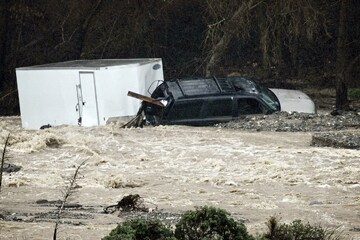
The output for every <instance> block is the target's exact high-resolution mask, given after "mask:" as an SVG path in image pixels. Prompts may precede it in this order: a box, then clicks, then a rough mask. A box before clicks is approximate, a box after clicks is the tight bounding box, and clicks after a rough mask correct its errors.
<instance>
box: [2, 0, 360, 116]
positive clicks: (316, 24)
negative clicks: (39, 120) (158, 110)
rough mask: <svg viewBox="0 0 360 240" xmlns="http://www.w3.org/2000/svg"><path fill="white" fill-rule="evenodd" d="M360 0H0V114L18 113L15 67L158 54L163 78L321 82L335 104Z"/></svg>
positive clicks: (355, 41)
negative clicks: (240, 77) (237, 76)
mask: <svg viewBox="0 0 360 240" xmlns="http://www.w3.org/2000/svg"><path fill="white" fill-rule="evenodd" d="M359 10H360V1H358V0H288V1H283V0H206V1H204V0H192V1H188V0H131V1H129V0H36V1H34V0H11V1H10V0H1V1H0V25H1V28H0V65H1V66H0V114H18V111H19V109H18V103H17V91H16V77H15V68H17V67H22V66H30V65H36V64H45V63H51V62H58V61H67V60H75V59H109V58H147V57H161V58H162V59H163V63H164V70H165V78H166V79H170V78H182V77H188V76H205V75H218V76H220V75H227V74H230V73H233V72H238V73H240V74H244V75H251V76H254V77H256V78H258V79H260V81H261V80H262V79H274V80H276V83H277V84H281V83H282V80H283V79H287V78H298V79H303V81H307V80H308V79H317V83H318V86H319V87H321V86H326V87H334V88H336V92H337V108H339V109H344V108H346V107H347V104H348V101H347V88H348V87H356V86H357V87H358V86H359V71H360V67H359V66H360V40H359V39H360V21H359V17H358V13H359Z"/></svg>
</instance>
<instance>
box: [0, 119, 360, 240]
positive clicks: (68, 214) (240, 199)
mask: <svg viewBox="0 0 360 240" xmlns="http://www.w3.org/2000/svg"><path fill="white" fill-rule="evenodd" d="M119 126H120V125H117V124H110V125H107V126H103V127H91V128H87V127H77V126H59V127H53V128H49V129H46V130H24V129H22V128H21V127H20V118H18V117H7V118H6V117H2V118H1V119H0V139H1V140H0V142H1V143H3V142H4V139H5V138H6V136H7V134H8V133H9V132H10V133H11V137H10V145H9V147H8V148H9V152H8V154H9V157H10V158H9V159H8V162H11V163H13V164H16V165H18V166H21V170H20V171H19V172H16V173H11V174H9V173H4V176H3V187H2V190H1V193H0V214H1V215H2V216H3V218H4V219H2V220H1V221H0V232H1V234H0V239H51V238H52V233H53V228H54V219H53V218H52V217H51V216H54V212H56V207H55V206H51V205H41V204H37V203H36V202H37V201H38V200H40V199H46V200H48V201H56V200H59V199H62V191H63V190H64V187H65V186H66V180H67V179H68V178H69V177H71V176H72V175H73V174H74V172H75V169H76V167H77V166H78V165H79V164H80V163H81V162H82V161H84V160H87V162H86V164H85V165H84V166H83V167H82V168H81V170H80V178H79V179H78V181H77V187H76V191H75V193H74V194H73V195H72V197H71V199H70V201H69V203H77V204H81V205H82V208H80V209H69V210H67V211H65V213H64V215H63V219H62V224H60V226H59V232H58V239H101V237H103V236H105V235H107V234H108V233H109V232H110V230H111V229H113V228H114V227H115V226H116V224H117V223H119V222H121V221H123V218H122V217H121V216H120V217H119V216H118V214H117V213H114V214H104V213H103V208H104V207H105V206H108V205H112V204H116V203H117V202H118V201H120V200H121V198H122V197H124V196H125V195H128V194H139V195H140V196H141V197H143V198H144V200H145V204H147V206H148V207H151V208H153V207H154V206H157V208H158V209H162V210H163V211H165V212H170V213H181V212H183V211H185V210H189V209H194V207H195V206H203V205H212V206H216V207H220V208H223V209H226V210H227V211H228V212H230V213H231V214H232V217H234V218H237V219H244V220H245V225H246V226H247V228H248V230H249V231H250V232H251V233H253V234H254V233H256V232H264V231H265V229H266V225H265V222H266V220H267V219H268V218H269V217H270V216H274V215H276V216H279V217H281V222H290V221H293V220H295V219H301V220H303V221H305V222H310V223H314V224H321V226H324V227H330V228H338V230H339V231H343V233H344V235H345V236H347V237H348V239H360V157H359V156H360V154H359V153H360V152H359V150H350V149H335V148H319V147H311V146H310V142H311V133H309V132H308V133H301V132H298V133H286V132H251V131H246V130H234V129H224V128H216V127H206V128H205V127H201V128H200V127H185V126H159V127H146V128H142V129H121V128H120V127H119ZM11 216H13V218H11ZM5 217H7V218H6V219H5ZM9 218H10V219H12V221H10V220H9ZM16 220H17V221H16Z"/></svg>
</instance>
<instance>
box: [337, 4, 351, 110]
mask: <svg viewBox="0 0 360 240" xmlns="http://www.w3.org/2000/svg"><path fill="white" fill-rule="evenodd" d="M349 3H350V1H349V0H341V1H340V16H339V30H338V41H337V59H336V78H337V79H336V103H335V107H336V110H346V109H348V107H349V101H348V95H347V82H348V81H347V80H348V79H347V78H348V77H349V76H348V74H346V73H347V71H346V64H347V34H346V30H347V29H346V27H347V24H346V14H347V6H348V4H349Z"/></svg>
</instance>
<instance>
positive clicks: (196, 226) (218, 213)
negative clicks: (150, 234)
mask: <svg viewBox="0 0 360 240" xmlns="http://www.w3.org/2000/svg"><path fill="white" fill-rule="evenodd" d="M229 215H230V214H229V213H227V212H226V211H224V210H222V209H217V208H214V207H207V206H205V207H201V208H197V209H196V211H187V212H185V213H184V214H183V216H182V218H181V220H180V221H179V223H178V224H176V229H175V237H176V239H179V240H200V239H202V240H210V239H211V240H215V239H216V240H232V239H237V240H252V239H253V238H252V236H251V235H249V234H248V232H247V230H246V227H245V225H244V224H243V223H240V222H237V221H235V220H234V219H232V218H229V217H228V216H229Z"/></svg>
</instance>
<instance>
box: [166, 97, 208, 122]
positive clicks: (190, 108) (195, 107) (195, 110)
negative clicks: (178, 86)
mask: <svg viewBox="0 0 360 240" xmlns="http://www.w3.org/2000/svg"><path fill="white" fill-rule="evenodd" d="M202 105H203V101H186V102H175V104H174V106H173V107H172V109H171V110H170V112H169V119H191V118H199V116H200V111H201V107H202Z"/></svg>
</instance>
